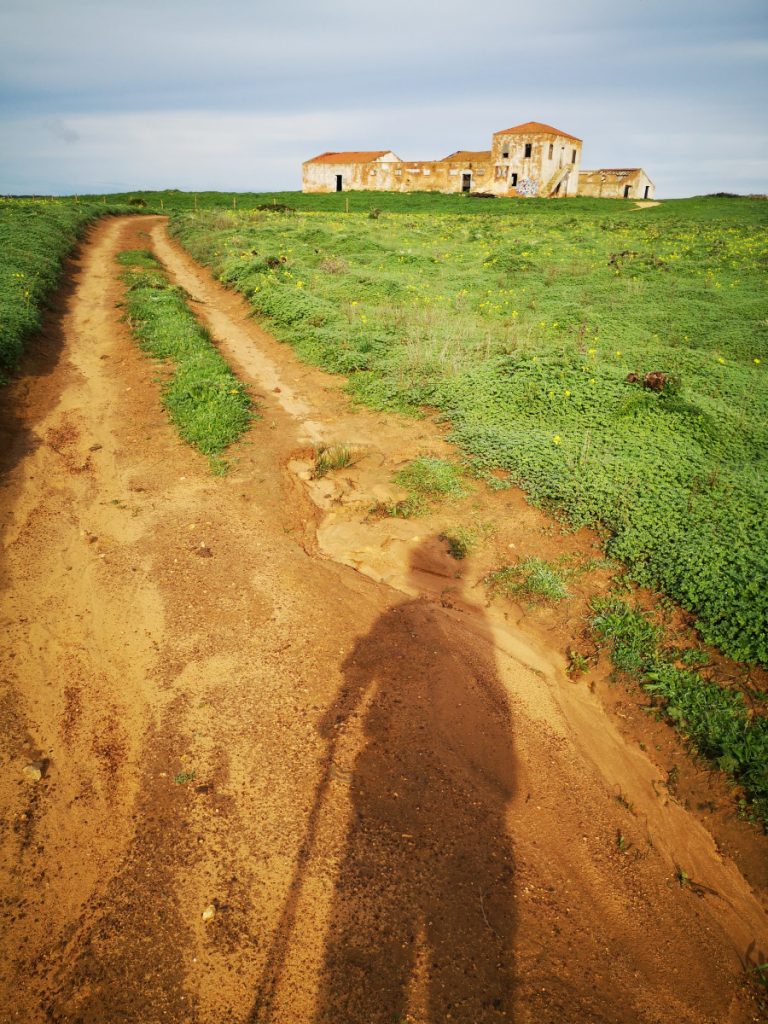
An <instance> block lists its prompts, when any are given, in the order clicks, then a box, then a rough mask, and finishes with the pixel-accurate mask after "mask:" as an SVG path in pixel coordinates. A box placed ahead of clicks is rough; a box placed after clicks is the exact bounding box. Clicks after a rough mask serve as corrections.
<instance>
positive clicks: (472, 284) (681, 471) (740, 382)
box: [153, 193, 768, 665]
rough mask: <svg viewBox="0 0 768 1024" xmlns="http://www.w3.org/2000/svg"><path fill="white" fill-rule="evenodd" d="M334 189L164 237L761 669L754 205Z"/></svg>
mask: <svg viewBox="0 0 768 1024" xmlns="http://www.w3.org/2000/svg"><path fill="white" fill-rule="evenodd" d="M261 198H264V197H255V199H261ZM276 198H277V199H278V200H280V199H283V198H285V197H276ZM344 198H345V197H342V196H336V195H332V196H319V197H317V196H314V197H313V196H307V197H297V196H296V195H293V196H291V197H290V199H289V202H290V204H291V205H293V206H301V210H300V212H298V213H281V212H279V210H278V211H275V210H272V211H270V210H269V209H266V210H258V209H255V207H256V206H258V205H260V203H258V202H255V201H253V202H251V199H249V198H247V197H240V198H239V199H238V208H237V209H234V208H232V209H231V210H227V209H226V208H222V207H220V208H219V209H218V210H206V209H205V208H204V207H205V205H206V204H205V203H204V202H203V198H202V197H200V198H199V199H198V206H199V209H198V211H197V212H191V213H184V212H183V209H182V204H181V203H180V202H179V204H178V206H177V207H176V208H175V214H174V217H173V231H174V233H175V234H176V236H177V237H178V238H179V239H180V240H181V241H182V242H183V244H184V245H185V246H186V247H187V248H188V249H189V250H190V252H191V253H192V254H193V255H194V256H195V257H197V258H198V259H200V260H201V261H202V262H204V263H207V264H208V265H210V266H211V267H212V268H213V269H214V271H215V273H216V274H217V275H218V276H219V277H220V278H221V279H222V280H223V281H224V282H226V283H227V284H230V285H232V286H234V287H236V288H238V289H239V290H240V291H242V292H243V293H244V294H245V295H246V296H247V297H248V298H249V300H250V301H251V303H252V304H253V307H254V310H255V311H256V312H257V313H258V314H260V315H261V316H263V317H265V318H267V319H268V320H269V321H270V323H271V326H272V328H273V330H274V331H275V333H276V334H277V335H278V336H279V337H282V338H284V339H285V340H287V341H290V342H291V343H292V344H293V345H294V346H295V347H296V349H297V351H298V353H299V354H300V355H301V356H302V357H303V358H305V359H308V360H311V361H313V362H316V363H318V364H320V365H322V366H324V367H326V368H328V369H330V370H333V371H337V372H340V373H345V374H348V375H350V384H349V387H350V390H351V392H352V393H353V394H354V395H355V396H357V397H358V398H359V399H360V400H361V401H364V402H366V403H369V404H372V405H374V406H377V407H381V408H388V409H398V410H403V411H409V412H413V413H418V412H419V410H420V409H421V408H422V407H424V406H431V407H437V408H438V409H440V410H442V412H443V414H444V415H445V417H446V419H447V420H448V421H449V422H450V423H451V425H452V436H453V438H454V439H455V440H456V441H457V442H458V443H459V444H460V445H461V446H462V447H463V449H464V450H465V451H466V452H467V453H468V455H469V456H471V457H472V459H473V461H474V463H475V465H476V467H477V469H478V471H480V472H489V471H490V470H496V471H498V470H502V471H505V472H506V474H507V479H508V480H509V481H510V482H515V483H519V484H521V485H522V486H523V487H525V488H526V489H527V490H528V492H529V493H530V495H531V498H532V500H534V501H536V502H538V503H540V504H543V505H545V506H547V507H551V508H553V509H557V510H560V512H561V513H562V514H563V515H564V516H565V517H566V518H567V519H568V521H569V522H570V523H571V524H573V525H574V526H578V525H581V524H590V525H598V526H600V527H602V528H603V529H604V530H605V532H606V538H607V545H608V549H609V552H610V554H611V555H613V556H615V557H617V558H620V559H622V560H623V561H624V562H625V563H626V564H627V565H628V566H629V568H630V571H631V574H632V576H633V577H634V579H635V580H637V581H638V582H640V583H642V584H646V585H649V586H652V587H657V588H660V589H661V590H663V591H665V592H666V593H668V594H670V595H671V596H673V597H674V598H676V599H677V600H679V601H680V602H681V603H682V604H683V605H684V606H685V607H686V608H688V609H690V610H691V611H693V612H694V613H695V615H696V616H697V619H698V623H699V627H700V630H701V633H702V635H703V637H704V638H705V639H706V640H707V641H709V642H712V643H714V644H716V645H718V646H719V647H720V648H721V649H722V650H723V651H725V652H726V653H727V654H729V655H731V656H732V657H734V658H737V659H740V660H745V661H749V662H759V663H762V664H763V665H768V587H766V580H767V579H768V527H767V526H766V518H765V514H764V510H765V508H766V507H768V474H767V473H766V470H767V469H768V426H767V425H768V415H767V414H768V385H767V384H766V379H765V370H766V363H765V360H766V358H767V357H768V351H766V349H768V345H767V344H766V335H767V334H768V308H766V297H765V269H766V257H767V256H768V245H766V235H765V227H766V223H767V222H768V204H766V203H765V202H763V201H760V200H749V199H714V198H712V199H694V200H680V201H670V202H667V203H665V204H663V205H661V206H657V207H653V208H648V209H642V210H641V209H637V208H636V207H635V206H634V205H630V204H624V203H620V202H611V201H600V200H572V201H568V202H564V203H557V202H549V203H548V202H545V201H535V200H534V201H528V202H519V201H510V202H505V201H498V202H492V201H482V200H474V201H473V200H467V199H465V198H462V197H456V196H447V197H446V196H372V195H370V194H367V195H366V194H364V193H359V194H357V195H351V196H350V197H349V198H350V201H351V206H350V209H351V211H352V212H350V213H349V214H346V213H345V212H342V208H341V206H340V203H341V202H342V201H343V200H344ZM186 201H187V202H188V200H186ZM334 203H335V204H336V206H335V211H337V212H334V208H333V206H332V205H331V204H334ZM153 205H154V203H153ZM164 205H165V204H164ZM266 205H269V203H268V202H267V204H266ZM244 207H248V208H247V209H244ZM165 208H166V212H167V206H166V207H165ZM358 211H359V212H358ZM364 211H365V212H364ZM382 211H383V212H382ZM171 212H174V211H173V210H172V211H171ZM655 372H658V373H663V374H665V375H666V376H665V377H661V378H658V377H657V378H656V380H655V383H656V385H657V387H658V388H659V390H654V389H651V388H648V387H645V386H643V378H644V377H645V375H646V374H648V373H655ZM630 374H635V375H637V378H638V379H637V380H635V381H634V382H633V381H632V380H631V378H630V380H628V379H627V378H628V376H629V375H630Z"/></svg>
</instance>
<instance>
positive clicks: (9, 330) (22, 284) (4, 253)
mask: <svg viewBox="0 0 768 1024" xmlns="http://www.w3.org/2000/svg"><path fill="white" fill-rule="evenodd" d="M124 212H125V208H123V207H121V206H120V204H119V203H116V202H114V201H112V200H111V199H110V201H109V204H108V205H105V204H104V203H103V202H99V203H92V202H74V201H73V200H71V199H35V200H32V199H25V200H17V199H2V198H0V380H2V378H3V376H4V375H6V374H7V373H8V372H9V371H10V370H12V369H13V367H14V366H15V365H16V363H17V362H18V359H19V356H20V355H21V353H22V351H23V349H24V343H25V342H26V340H27V338H29V336H30V335H31V334H33V333H34V331H35V330H37V328H38V327H39V326H40V316H41V310H42V308H43V306H44V304H45V301H46V299H47V298H48V296H49V295H50V294H51V292H52V291H53V289H54V288H55V287H56V285H57V284H58V283H59V280H60V278H61V267H62V263H63V261H64V259H65V257H66V256H67V255H68V253H69V252H71V250H72V248H73V247H74V245H75V243H76V242H77V240H78V238H79V237H80V236H81V235H82V233H83V231H84V230H85V228H86V227H87V226H88V225H89V224H90V223H91V222H92V221H93V220H94V219H96V218H97V217H101V216H104V215H105V214H107V213H124Z"/></svg>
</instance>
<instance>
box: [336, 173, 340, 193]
mask: <svg viewBox="0 0 768 1024" xmlns="http://www.w3.org/2000/svg"><path fill="white" fill-rule="evenodd" d="M336 191H337V192H341V175H340V174H337V175H336Z"/></svg>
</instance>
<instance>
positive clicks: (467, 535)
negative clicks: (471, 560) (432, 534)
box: [440, 526, 478, 562]
mask: <svg viewBox="0 0 768 1024" xmlns="http://www.w3.org/2000/svg"><path fill="white" fill-rule="evenodd" d="M440 540H443V541H445V543H446V544H447V545H448V551H449V553H450V555H451V557H452V558H455V559H456V560H457V561H459V562H460V561H461V560H462V559H464V558H466V557H467V555H469V554H470V553H471V552H472V550H473V549H474V548H475V546H476V545H477V541H478V532H477V530H473V529H472V528H471V527H468V526H457V527H456V528H455V529H454V530H450V531H446V532H445V533H441V534H440Z"/></svg>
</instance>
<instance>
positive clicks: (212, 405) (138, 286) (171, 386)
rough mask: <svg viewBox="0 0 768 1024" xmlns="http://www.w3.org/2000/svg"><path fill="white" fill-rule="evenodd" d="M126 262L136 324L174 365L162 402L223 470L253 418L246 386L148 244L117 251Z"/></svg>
mask: <svg viewBox="0 0 768 1024" xmlns="http://www.w3.org/2000/svg"><path fill="white" fill-rule="evenodd" d="M118 260H119V262H120V263H122V264H123V266H124V267H126V271H125V273H124V274H123V280H124V281H125V283H126V289H127V291H126V307H127V313H128V321H129V323H130V326H131V329H132V330H133V333H134V334H135V336H136V338H137V339H138V341H139V343H140V345H141V347H142V348H143V349H144V351H145V352H147V353H148V354H149V355H151V356H152V357H153V358H154V359H159V360H163V361H168V363H170V364H171V365H172V367H173V371H172V373H171V375H170V376H169V377H168V379H167V380H166V382H165V384H164V386H163V405H164V406H165V408H166V409H167V411H168V414H169V416H170V418H171V420H172V421H173V423H174V424H175V425H176V428H177V429H178V431H179V434H180V435H181V436H182V437H183V438H184V440H185V441H187V442H188V443H189V444H191V445H193V446H194V447H195V448H197V449H198V450H199V451H201V452H202V453H203V454H204V455H208V456H209V457H210V459H211V468H212V469H213V470H214V472H223V471H224V470H225V469H226V463H225V462H224V461H223V460H222V459H221V458H220V456H221V453H222V452H223V451H224V449H225V448H227V447H228V446H229V445H230V444H232V443H233V442H234V441H236V440H237V439H238V438H239V437H241V436H242V434H243V433H244V432H245V431H246V429H247V428H248V424H249V423H250V421H251V419H252V418H253V415H254V414H253V410H252V405H251V400H250V397H249V395H248V391H247V388H246V387H245V385H244V384H243V383H242V382H241V381H239V380H238V379H237V377H235V375H234V374H233V372H232V370H231V369H230V368H229V366H228V364H227V363H226V361H225V360H224V359H223V357H222V356H221V355H220V354H219V352H218V350H217V349H216V348H215V346H214V345H213V344H212V342H211V339H210V337H209V335H208V334H207V332H206V331H205V330H204V328H203V327H201V326H200V324H199V323H198V322H197V320H196V319H195V317H194V316H193V314H192V313H191V312H190V310H189V309H188V307H187V305H186V302H185V301H184V294H183V292H182V290H181V289H180V288H178V287H176V286H175V285H172V284H171V283H170V282H169V281H168V279H167V277H166V276H165V274H164V272H163V269H162V266H161V264H160V263H159V262H158V261H157V260H156V259H155V257H154V256H153V255H152V254H151V253H150V252H147V251H145V250H143V249H132V250H129V251H127V252H123V253H121V254H120V255H119V256H118Z"/></svg>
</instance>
